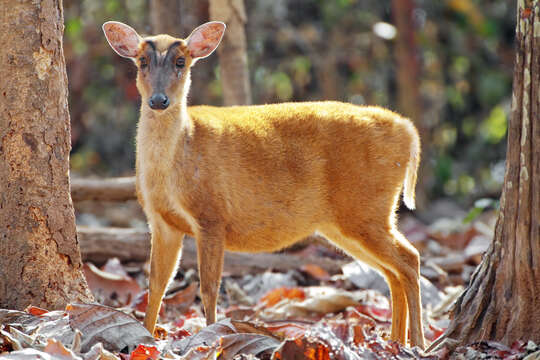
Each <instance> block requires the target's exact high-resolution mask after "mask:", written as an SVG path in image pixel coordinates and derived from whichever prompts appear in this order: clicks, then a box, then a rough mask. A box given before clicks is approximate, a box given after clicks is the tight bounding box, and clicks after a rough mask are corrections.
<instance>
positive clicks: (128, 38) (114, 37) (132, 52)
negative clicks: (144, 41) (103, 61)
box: [103, 21, 141, 58]
mask: <svg viewBox="0 0 540 360" xmlns="http://www.w3.org/2000/svg"><path fill="white" fill-rule="evenodd" d="M103 32H104V33H105V37H106V38H107V41H108V42H109V45H111V47H112V48H113V50H114V51H116V53H117V54H118V55H120V56H123V57H127V58H133V57H135V56H136V55H137V51H138V50H139V42H140V41H141V37H140V36H139V34H137V32H136V31H135V30H133V28H132V27H131V26H128V25H126V24H123V23H121V22H117V21H107V22H106V23H105V24H103Z"/></svg>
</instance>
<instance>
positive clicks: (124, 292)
mask: <svg viewBox="0 0 540 360" xmlns="http://www.w3.org/2000/svg"><path fill="white" fill-rule="evenodd" d="M113 268H114V267H113ZM83 270H84V275H85V276H86V282H87V283H88V286H89V287H90V290H92V293H93V294H94V295H96V296H97V297H98V298H100V299H102V300H103V302H105V303H107V301H108V300H117V301H118V302H119V303H120V305H121V306H123V305H128V304H129V303H131V301H132V300H133V299H135V297H136V296H137V295H138V294H139V293H140V292H141V287H140V286H139V284H138V283H137V281H135V279H133V278H131V277H130V276H129V275H127V273H125V272H124V273H121V274H116V273H110V272H107V271H104V270H100V269H98V268H97V267H96V266H95V265H94V264H92V263H85V264H84V267H83ZM115 271H117V272H120V270H118V269H116V270H115ZM115 305H116V304H115Z"/></svg>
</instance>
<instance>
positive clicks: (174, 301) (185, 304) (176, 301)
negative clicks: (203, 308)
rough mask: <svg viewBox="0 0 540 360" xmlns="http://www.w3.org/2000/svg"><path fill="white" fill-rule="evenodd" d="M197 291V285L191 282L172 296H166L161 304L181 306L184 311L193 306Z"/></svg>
mask: <svg viewBox="0 0 540 360" xmlns="http://www.w3.org/2000/svg"><path fill="white" fill-rule="evenodd" d="M198 290H199V283H198V282H192V283H191V284H189V285H188V287H186V288H185V289H182V290H179V291H177V292H175V293H173V294H170V295H167V296H166V297H165V298H164V299H163V302H164V303H165V304H167V305H177V306H178V305H181V307H182V308H185V309H186V310H187V309H188V308H189V307H190V306H191V304H193V302H194V301H195V297H196V296H197V292H198Z"/></svg>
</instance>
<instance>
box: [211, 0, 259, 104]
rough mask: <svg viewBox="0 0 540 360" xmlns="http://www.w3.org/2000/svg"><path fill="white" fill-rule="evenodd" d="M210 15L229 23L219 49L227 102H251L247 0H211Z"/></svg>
mask: <svg viewBox="0 0 540 360" xmlns="http://www.w3.org/2000/svg"><path fill="white" fill-rule="evenodd" d="M210 19H211V20H219V21H223V22H224V23H225V24H227V30H226V31H225V36H224V37H223V40H222V42H221V45H220V46H219V47H218V49H217V52H218V55H219V66H220V75H221V86H222V88H223V101H224V104H225V105H227V106H229V105H248V104H251V88H250V85H249V71H248V62H247V51H246V32H245V24H246V22H247V15H246V10H245V9H244V0H210Z"/></svg>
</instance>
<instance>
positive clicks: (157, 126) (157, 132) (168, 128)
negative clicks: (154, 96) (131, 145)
mask: <svg viewBox="0 0 540 360" xmlns="http://www.w3.org/2000/svg"><path fill="white" fill-rule="evenodd" d="M192 128H193V124H192V122H191V119H190V117H189V115H188V113H187V106H186V101H185V100H183V101H179V102H178V103H176V104H175V105H174V106H172V107H170V108H169V109H167V110H164V111H161V112H157V111H153V110H151V109H149V108H148V107H146V106H142V108H141V118H140V121H139V126H138V129H137V165H138V166H137V167H138V169H137V170H138V171H139V170H143V169H141V168H140V166H139V165H144V167H145V168H146V169H149V168H156V167H159V166H163V167H169V166H170V163H171V161H172V160H173V158H174V156H175V155H178V151H180V150H182V146H181V143H182V142H183V141H184V139H185V138H186V136H189V134H190V133H191V129H192Z"/></svg>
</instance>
